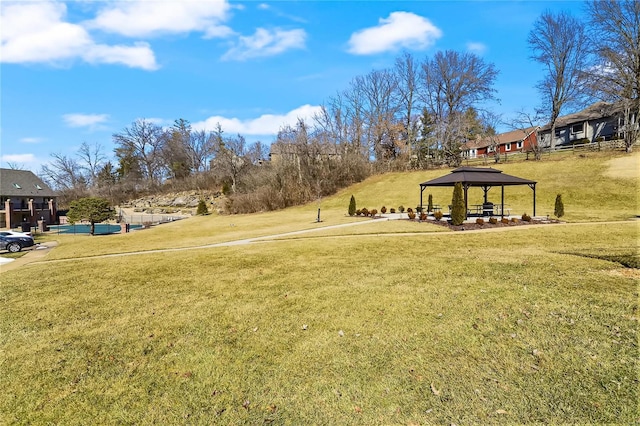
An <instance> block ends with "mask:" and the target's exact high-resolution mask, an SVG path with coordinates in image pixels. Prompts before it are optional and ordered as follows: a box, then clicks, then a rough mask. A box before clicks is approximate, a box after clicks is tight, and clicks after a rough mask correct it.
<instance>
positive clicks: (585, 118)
mask: <svg viewBox="0 0 640 426" xmlns="http://www.w3.org/2000/svg"><path fill="white" fill-rule="evenodd" d="M623 124H624V114H623V107H622V105H621V104H611V103H607V102H597V103H595V104H593V105H591V106H589V107H587V108H586V109H584V110H582V111H579V112H576V113H574V114H569V115H565V116H562V117H558V119H557V120H556V129H555V138H554V144H553V146H556V147H557V146H560V147H561V146H566V145H576V144H586V143H594V142H597V141H609V140H613V139H621V138H622V137H623V135H622V134H621V131H622V127H623ZM539 136H540V143H541V145H542V146H544V147H550V146H552V144H551V125H550V124H547V125H545V126H543V127H541V128H540V132H539Z"/></svg>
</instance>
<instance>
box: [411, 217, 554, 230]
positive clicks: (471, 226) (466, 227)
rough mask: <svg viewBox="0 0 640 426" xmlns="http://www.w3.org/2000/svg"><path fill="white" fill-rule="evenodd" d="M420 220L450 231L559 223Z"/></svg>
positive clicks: (549, 220) (552, 221)
mask: <svg viewBox="0 0 640 426" xmlns="http://www.w3.org/2000/svg"><path fill="white" fill-rule="evenodd" d="M414 220H418V219H414ZM422 222H424V223H431V224H433V225H438V226H446V227H447V228H449V229H450V230H452V231H469V230H472V229H491V228H506V227H513V226H522V225H548V224H551V223H560V221H559V220H555V219H548V220H547V219H545V220H538V219H533V220H531V221H530V222H527V221H524V220H521V219H518V220H517V221H515V222H512V221H509V223H502V222H501V221H500V219H498V223H496V224H493V223H490V222H489V221H488V220H485V221H484V224H482V225H480V224H478V223H475V222H470V223H464V224H462V225H455V226H454V225H452V224H451V223H450V222H449V221H448V220H445V219H442V220H434V219H427V220H423V221H422Z"/></svg>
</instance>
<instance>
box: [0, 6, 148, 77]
mask: <svg viewBox="0 0 640 426" xmlns="http://www.w3.org/2000/svg"><path fill="white" fill-rule="evenodd" d="M66 14H67V7H66V5H65V4H64V3H58V2H53V1H44V2H25V3H9V4H6V3H4V4H0V21H2V26H3V27H2V35H1V39H0V40H1V41H2V45H1V48H0V52H1V57H0V61H1V62H10V63H40V62H44V63H60V62H64V61H69V60H73V59H82V60H84V61H86V62H90V63H109V64H113V63H119V64H123V65H126V66H129V67H135V68H142V69H146V70H153V69H156V68H157V65H156V63H155V57H154V54H153V51H152V50H151V49H150V47H149V45H147V44H136V45H134V46H133V47H131V46H122V45H119V46H107V45H100V44H96V43H95V42H94V40H93V39H92V37H91V36H90V35H89V33H88V32H87V30H86V29H85V28H83V27H82V26H80V25H77V24H71V23H68V22H64V19H65V17H66Z"/></svg>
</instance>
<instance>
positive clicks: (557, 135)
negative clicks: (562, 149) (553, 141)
mask: <svg viewBox="0 0 640 426" xmlns="http://www.w3.org/2000/svg"><path fill="white" fill-rule="evenodd" d="M560 133H561V131H560V130H559V129H556V138H559V137H560Z"/></svg>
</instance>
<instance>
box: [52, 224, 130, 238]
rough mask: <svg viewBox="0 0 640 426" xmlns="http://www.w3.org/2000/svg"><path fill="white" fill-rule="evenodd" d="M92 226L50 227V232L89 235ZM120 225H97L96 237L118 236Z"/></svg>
mask: <svg viewBox="0 0 640 426" xmlns="http://www.w3.org/2000/svg"><path fill="white" fill-rule="evenodd" d="M139 228H142V225H129V229H131V230H134V229H139ZM90 229H91V225H87V224H75V225H49V232H50V233H52V234H88V233H89V230H90ZM120 229H121V228H120V225H119V224H110V223H96V225H95V235H107V234H116V233H118V232H120Z"/></svg>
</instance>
